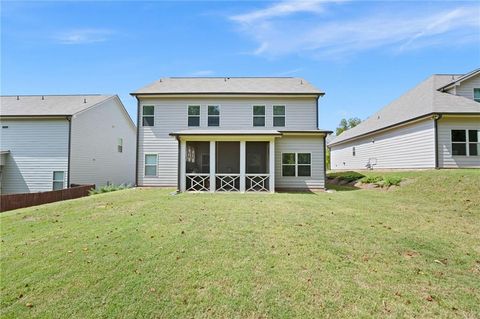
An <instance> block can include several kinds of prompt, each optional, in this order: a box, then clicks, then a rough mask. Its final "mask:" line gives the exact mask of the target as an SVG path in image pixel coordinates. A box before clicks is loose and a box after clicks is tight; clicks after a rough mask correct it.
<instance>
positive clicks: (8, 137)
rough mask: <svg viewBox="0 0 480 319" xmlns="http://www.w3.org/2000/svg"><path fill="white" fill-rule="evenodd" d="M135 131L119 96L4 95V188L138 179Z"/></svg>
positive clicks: (0, 121) (0, 122) (0, 120)
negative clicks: (136, 175)
mask: <svg viewBox="0 0 480 319" xmlns="http://www.w3.org/2000/svg"><path fill="white" fill-rule="evenodd" d="M135 130H136V128H135V124H134V123H133V122H132V120H131V118H130V116H129V115H128V113H127V112H126V110H125V108H124V106H123V104H122V102H121V101H120V99H119V98H118V96H116V95H44V96H21V95H20V96H1V99H0V147H1V153H0V156H1V163H0V178H1V183H0V185H1V193H2V194H11V193H31V192H43V191H51V190H56V189H62V188H66V187H68V186H69V185H71V184H96V185H97V186H103V185H105V184H107V183H115V184H121V183H131V184H133V183H134V180H135V175H134V167H135V142H136V141H135Z"/></svg>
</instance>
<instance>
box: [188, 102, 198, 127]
mask: <svg viewBox="0 0 480 319" xmlns="http://www.w3.org/2000/svg"><path fill="white" fill-rule="evenodd" d="M188 126H200V105H189V106H188Z"/></svg>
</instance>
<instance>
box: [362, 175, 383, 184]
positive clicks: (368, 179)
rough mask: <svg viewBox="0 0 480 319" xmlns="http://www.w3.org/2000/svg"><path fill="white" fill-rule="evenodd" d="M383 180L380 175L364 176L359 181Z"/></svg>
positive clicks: (374, 181) (376, 181) (373, 182)
mask: <svg viewBox="0 0 480 319" xmlns="http://www.w3.org/2000/svg"><path fill="white" fill-rule="evenodd" d="M382 180H383V177H382V176H365V177H364V178H362V179H361V180H360V181H361V182H362V183H364V184H377V183H379V182H381V181H382Z"/></svg>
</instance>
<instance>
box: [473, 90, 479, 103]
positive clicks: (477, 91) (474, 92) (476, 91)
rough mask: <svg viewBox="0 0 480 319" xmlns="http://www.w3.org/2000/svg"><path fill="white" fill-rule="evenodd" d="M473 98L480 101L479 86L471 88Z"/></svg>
mask: <svg viewBox="0 0 480 319" xmlns="http://www.w3.org/2000/svg"><path fill="white" fill-rule="evenodd" d="M473 99H474V100H475V101H477V102H480V88H476V89H473Z"/></svg>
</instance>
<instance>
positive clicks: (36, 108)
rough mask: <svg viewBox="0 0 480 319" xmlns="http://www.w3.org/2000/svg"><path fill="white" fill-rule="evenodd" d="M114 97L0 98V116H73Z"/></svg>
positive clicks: (45, 96) (49, 96)
mask: <svg viewBox="0 0 480 319" xmlns="http://www.w3.org/2000/svg"><path fill="white" fill-rule="evenodd" d="M113 96H114V95H19V96H18V98H17V96H16V95H14V96H10V95H8V96H1V97H0V116H58V115H73V114H75V113H78V112H80V111H83V110H85V109H88V108H89V107H92V106H94V105H95V104H98V103H100V102H103V101H105V100H108V99H110V98H111V97H113Z"/></svg>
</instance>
